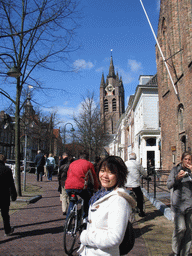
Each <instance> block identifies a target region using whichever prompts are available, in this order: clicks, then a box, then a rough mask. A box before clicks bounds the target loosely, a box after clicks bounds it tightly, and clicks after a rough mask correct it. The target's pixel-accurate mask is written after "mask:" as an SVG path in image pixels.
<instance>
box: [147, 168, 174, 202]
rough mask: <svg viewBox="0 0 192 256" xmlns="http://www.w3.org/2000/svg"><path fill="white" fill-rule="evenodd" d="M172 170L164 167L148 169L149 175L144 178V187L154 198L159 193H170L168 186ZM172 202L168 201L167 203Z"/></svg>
mask: <svg viewBox="0 0 192 256" xmlns="http://www.w3.org/2000/svg"><path fill="white" fill-rule="evenodd" d="M169 173H170V170H162V169H151V170H148V174H149V175H148V177H147V178H142V188H145V189H146V191H147V193H148V194H149V193H152V194H153V197H154V199H156V198H157V194H158V193H162V192H165V193H169V190H168V188H167V179H168V176H169ZM169 203H170V200H169V202H167V204H169Z"/></svg>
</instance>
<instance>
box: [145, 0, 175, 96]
mask: <svg viewBox="0 0 192 256" xmlns="http://www.w3.org/2000/svg"><path fill="white" fill-rule="evenodd" d="M140 3H141V5H142V7H143V11H144V13H145V16H146V18H147V20H148V22H149V26H150V28H151V31H152V33H153V36H154V38H155V41H156V43H157V46H158V48H159V51H160V53H161V56H162V58H163V61H164V63H165V67H166V69H167V72H168V74H169V77H170V80H171V83H172V85H173V89H174V91H175V94H176V95H177V98H178V99H179V96H178V92H177V90H176V88H175V84H174V82H173V79H172V77H171V73H170V71H169V68H168V65H167V62H166V60H165V57H164V55H163V52H162V50H161V47H160V45H159V42H158V40H157V37H156V35H155V32H154V30H153V27H152V25H151V22H150V20H149V17H148V15H147V12H146V10H145V7H144V5H143V2H142V0H140Z"/></svg>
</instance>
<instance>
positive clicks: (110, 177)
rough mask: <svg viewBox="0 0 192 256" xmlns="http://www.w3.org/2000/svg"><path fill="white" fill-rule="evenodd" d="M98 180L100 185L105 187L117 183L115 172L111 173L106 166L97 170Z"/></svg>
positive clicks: (107, 187)
mask: <svg viewBox="0 0 192 256" xmlns="http://www.w3.org/2000/svg"><path fill="white" fill-rule="evenodd" d="M99 180H100V182H101V186H102V187H104V188H105V189H109V188H111V187H114V186H115V185H116V184H117V177H116V174H114V173H112V172H111V171H110V170H109V168H108V167H107V166H105V167H103V166H102V167H101V169H100V171H99Z"/></svg>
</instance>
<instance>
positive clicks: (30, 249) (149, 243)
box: [0, 174, 173, 256]
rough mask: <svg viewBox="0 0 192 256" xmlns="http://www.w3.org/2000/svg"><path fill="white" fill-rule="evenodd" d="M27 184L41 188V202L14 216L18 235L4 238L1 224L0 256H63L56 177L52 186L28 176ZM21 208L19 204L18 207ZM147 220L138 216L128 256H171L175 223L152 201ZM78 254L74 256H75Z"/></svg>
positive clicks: (12, 218) (0, 223)
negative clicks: (134, 239)
mask: <svg viewBox="0 0 192 256" xmlns="http://www.w3.org/2000/svg"><path fill="white" fill-rule="evenodd" d="M27 182H28V183H29V182H30V183H31V184H33V185H35V186H39V187H40V188H41V195H42V198H41V199H40V200H39V201H37V202H36V203H33V204H28V205H27V206H26V207H24V208H21V209H20V210H17V211H16V212H14V213H13V214H11V225H12V226H14V227H15V232H14V234H13V235H12V236H10V237H4V231H3V225H2V221H0V255H2V256H23V255H27V256H32V255H33V256H37V255H38V256H55V255H57V256H61V255H62V256H63V255H65V253H64V251H63V232H62V231H63V224H64V221H65V217H64V216H63V215H62V211H61V203H60V200H59V193H58V191H57V187H58V183H57V177H53V181H52V182H48V181H47V179H46V178H44V181H43V182H37V181H36V176H35V175H33V174H27ZM18 204H19V203H18ZM146 213H147V216H146V217H145V218H140V217H139V216H138V215H137V216H136V219H135V222H134V228H135V232H136V242H135V246H134V248H133V250H132V251H131V252H130V253H129V256H145V255H152V256H158V255H169V254H170V253H171V235H172V229H173V223H172V222H171V221H169V220H167V219H166V218H165V217H164V216H163V215H162V213H161V212H160V211H158V210H157V209H156V208H155V207H154V206H153V205H152V204H151V203H150V201H148V200H147V201H146ZM76 255H77V254H74V256H76Z"/></svg>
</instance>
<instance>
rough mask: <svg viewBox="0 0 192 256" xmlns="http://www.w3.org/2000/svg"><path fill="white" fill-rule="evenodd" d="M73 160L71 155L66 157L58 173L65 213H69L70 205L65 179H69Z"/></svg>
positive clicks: (59, 189)
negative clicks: (68, 173) (69, 170)
mask: <svg viewBox="0 0 192 256" xmlns="http://www.w3.org/2000/svg"><path fill="white" fill-rule="evenodd" d="M73 161H74V159H73V158H72V157H71V156H69V157H65V161H64V164H62V165H61V166H60V168H59V173H58V181H59V188H58V191H59V192H60V201H61V203H62V212H63V215H66V214H67V210H68V206H69V196H68V194H67V192H66V190H65V181H66V179H67V171H68V169H69V165H70V163H72V162H73Z"/></svg>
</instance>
